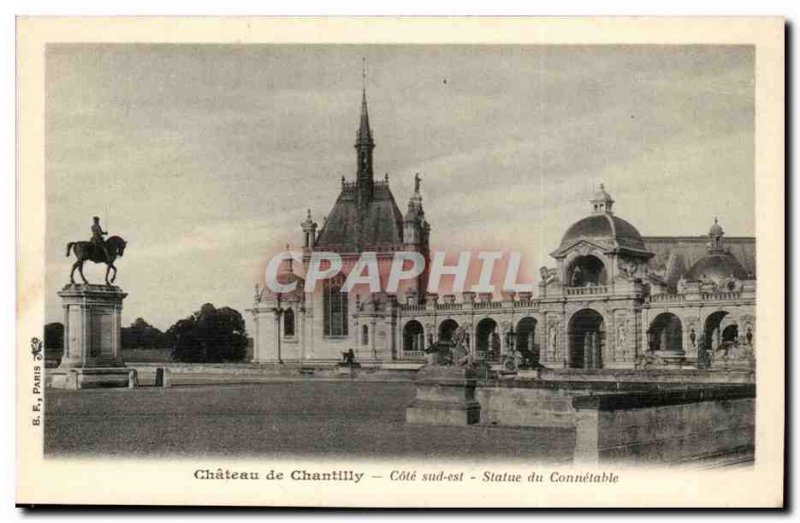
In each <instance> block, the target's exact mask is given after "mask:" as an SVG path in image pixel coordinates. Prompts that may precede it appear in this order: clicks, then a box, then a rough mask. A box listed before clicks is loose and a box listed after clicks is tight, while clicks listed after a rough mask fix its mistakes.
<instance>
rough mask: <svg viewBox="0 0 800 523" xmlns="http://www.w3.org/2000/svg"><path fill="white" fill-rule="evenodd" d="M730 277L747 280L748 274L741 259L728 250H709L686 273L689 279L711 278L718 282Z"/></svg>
mask: <svg viewBox="0 0 800 523" xmlns="http://www.w3.org/2000/svg"><path fill="white" fill-rule="evenodd" d="M730 277H733V278H736V279H739V280H746V279H747V278H748V275H747V271H746V270H745V269H744V267H742V264H741V263H739V260H737V259H736V257H735V256H734V255H733V254H731V253H729V252H727V251H723V252H709V253H708V254H706V255H705V256H703V257H702V258H700V259H699V260H697V261H696V262H695V263H694V265H692V267H691V268H690V269H689V272H688V273H687V274H686V279H688V280H704V279H710V280H712V281H713V282H714V283H717V284H718V283H720V282H721V281H723V280H726V279H728V278H730Z"/></svg>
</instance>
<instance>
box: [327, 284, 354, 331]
mask: <svg viewBox="0 0 800 523" xmlns="http://www.w3.org/2000/svg"><path fill="white" fill-rule="evenodd" d="M343 283H344V278H343V277H338V278H335V279H333V280H328V281H326V283H325V288H324V292H323V295H322V302H323V303H322V308H323V314H324V316H325V317H324V320H323V329H322V330H323V335H325V336H347V320H348V314H347V293H346V292H342V290H341V289H342V285H343Z"/></svg>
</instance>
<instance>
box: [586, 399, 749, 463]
mask: <svg viewBox="0 0 800 523" xmlns="http://www.w3.org/2000/svg"><path fill="white" fill-rule="evenodd" d="M573 407H574V408H575V410H576V418H575V421H576V448H575V463H578V464H599V463H607V462H635V463H636V464H638V465H643V464H648V463H652V464H659V465H664V464H678V463H686V462H695V463H702V462H705V461H709V462H724V461H726V460H729V461H730V460H741V459H752V455H753V450H754V448H755V386H753V385H735V386H717V387H711V388H703V389H689V390H683V391H671V392H658V393H653V392H644V393H624V394H607V395H601V396H579V397H576V398H575V399H574V400H573Z"/></svg>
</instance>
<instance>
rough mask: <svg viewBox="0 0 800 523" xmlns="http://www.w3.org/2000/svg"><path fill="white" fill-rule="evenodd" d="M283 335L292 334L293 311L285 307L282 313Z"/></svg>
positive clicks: (288, 335)
mask: <svg viewBox="0 0 800 523" xmlns="http://www.w3.org/2000/svg"><path fill="white" fill-rule="evenodd" d="M283 335H284V336H285V337H287V338H288V337H290V336H294V311H292V309H286V311H285V312H284V313H283Z"/></svg>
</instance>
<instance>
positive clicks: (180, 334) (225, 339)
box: [164, 303, 247, 363]
mask: <svg viewBox="0 0 800 523" xmlns="http://www.w3.org/2000/svg"><path fill="white" fill-rule="evenodd" d="M164 338H165V339H166V340H168V342H169V343H170V345H171V346H172V358H173V360H175V361H183V362H190V363H224V362H234V361H242V360H243V359H244V358H245V356H246V353H247V334H246V332H245V328H244V318H242V315H241V314H240V313H239V312H238V311H236V310H234V309H231V308H230V307H222V308H220V309H217V308H215V307H214V306H213V305H211V304H210V303H206V304H205V305H203V306H202V307H200V310H199V311H196V312H195V313H194V314H192V315H191V316H190V317H188V318H185V319H182V320H179V321H178V322H177V323H175V325H173V326H172V327H170V328H169V329H168V330H167V332H166V333H165V335H164Z"/></svg>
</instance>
